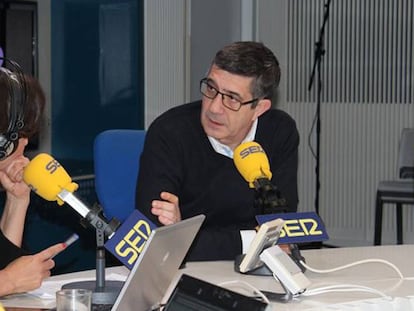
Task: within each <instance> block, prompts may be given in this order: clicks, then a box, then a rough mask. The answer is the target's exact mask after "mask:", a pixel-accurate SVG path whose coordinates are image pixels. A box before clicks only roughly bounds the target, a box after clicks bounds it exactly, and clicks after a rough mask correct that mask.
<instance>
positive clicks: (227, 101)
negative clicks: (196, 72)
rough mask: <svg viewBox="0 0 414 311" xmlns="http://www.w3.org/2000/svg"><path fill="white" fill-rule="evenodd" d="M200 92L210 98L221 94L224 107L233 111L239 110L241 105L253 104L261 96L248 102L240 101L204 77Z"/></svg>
mask: <svg viewBox="0 0 414 311" xmlns="http://www.w3.org/2000/svg"><path fill="white" fill-rule="evenodd" d="M200 92H201V94H203V95H204V96H205V97H207V98H210V99H214V98H216V96H217V95H218V94H220V95H221V102H222V103H223V105H224V107H226V108H228V109H230V110H233V111H239V110H240V108H241V106H244V105H249V104H253V103H255V102H257V101H258V100H259V98H255V99H252V100H249V101H246V102H240V100H238V99H237V98H236V97H234V96H233V95H230V94H224V93H222V92H220V91H219V90H218V89H216V88H215V87H214V86H212V85H211V84H209V83H208V80H207V78H204V79H202V80H201V81H200Z"/></svg>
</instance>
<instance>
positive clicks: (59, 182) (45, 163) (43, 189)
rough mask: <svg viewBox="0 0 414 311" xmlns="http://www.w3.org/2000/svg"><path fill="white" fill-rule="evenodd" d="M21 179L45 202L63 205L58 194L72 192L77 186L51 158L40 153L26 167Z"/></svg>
mask: <svg viewBox="0 0 414 311" xmlns="http://www.w3.org/2000/svg"><path fill="white" fill-rule="evenodd" d="M23 179H24V181H25V183H26V184H28V185H29V187H30V188H31V189H32V190H33V191H34V192H36V194H38V195H39V196H41V197H42V198H43V199H45V200H47V201H57V203H58V204H59V205H63V203H64V202H63V201H62V200H61V199H60V198H59V197H58V194H59V193H60V192H61V191H62V190H63V189H65V190H67V191H69V192H74V191H75V190H76V189H78V185H77V184H76V183H74V182H72V179H71V178H70V176H69V174H68V173H67V172H66V170H65V169H64V168H63V167H62V166H61V165H60V163H59V162H58V161H57V160H55V159H54V158H53V157H52V156H50V155H48V154H46V153H40V154H38V155H37V156H36V157H34V158H33V159H32V160H31V161H30V163H29V164H28V165H27V166H26V168H25V169H24V173H23Z"/></svg>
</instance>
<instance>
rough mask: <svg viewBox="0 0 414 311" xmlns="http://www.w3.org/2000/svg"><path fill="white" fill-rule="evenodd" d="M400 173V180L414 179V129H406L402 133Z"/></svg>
mask: <svg viewBox="0 0 414 311" xmlns="http://www.w3.org/2000/svg"><path fill="white" fill-rule="evenodd" d="M398 172H399V175H400V178H414V128H404V129H403V130H402V132H401V140H400V149H399V155H398Z"/></svg>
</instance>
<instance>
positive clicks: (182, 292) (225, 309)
mask: <svg viewBox="0 0 414 311" xmlns="http://www.w3.org/2000/svg"><path fill="white" fill-rule="evenodd" d="M229 310H237V311H262V310H263V311H268V310H271V307H270V306H269V305H268V304H266V303H265V302H263V301H260V300H257V299H255V298H252V297H248V296H245V295H242V294H239V293H236V292H234V291H231V290H228V289H226V288H223V287H220V286H217V285H214V284H211V283H208V282H205V281H202V280H200V279H197V278H194V277H191V276H189V275H187V274H183V275H182V276H181V278H180V280H179V281H178V283H177V285H176V287H175V289H174V291H173V293H172V294H171V296H170V298H169V300H168V302H167V304H166V306H165V308H164V311H229Z"/></svg>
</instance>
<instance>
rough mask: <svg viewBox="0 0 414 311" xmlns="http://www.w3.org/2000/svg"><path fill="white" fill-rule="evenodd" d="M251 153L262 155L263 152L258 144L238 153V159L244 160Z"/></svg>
mask: <svg viewBox="0 0 414 311" xmlns="http://www.w3.org/2000/svg"><path fill="white" fill-rule="evenodd" d="M253 153H264V150H263V148H262V146H260V145H259V144H257V145H252V146H249V147H247V148H244V149H243V150H241V151H240V158H242V159H244V158H246V157H247V156H249V155H250V154H253Z"/></svg>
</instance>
